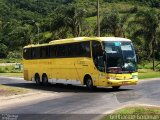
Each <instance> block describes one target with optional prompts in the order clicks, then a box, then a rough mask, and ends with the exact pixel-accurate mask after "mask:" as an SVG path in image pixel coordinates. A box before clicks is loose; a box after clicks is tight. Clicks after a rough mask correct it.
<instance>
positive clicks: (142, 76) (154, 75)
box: [138, 69, 160, 79]
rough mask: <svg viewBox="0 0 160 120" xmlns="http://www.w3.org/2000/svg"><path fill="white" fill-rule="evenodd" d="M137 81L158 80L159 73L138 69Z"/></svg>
mask: <svg viewBox="0 0 160 120" xmlns="http://www.w3.org/2000/svg"><path fill="white" fill-rule="evenodd" d="M138 76H139V79H147V78H158V77H159V78H160V71H153V70H150V69H139V73H138Z"/></svg>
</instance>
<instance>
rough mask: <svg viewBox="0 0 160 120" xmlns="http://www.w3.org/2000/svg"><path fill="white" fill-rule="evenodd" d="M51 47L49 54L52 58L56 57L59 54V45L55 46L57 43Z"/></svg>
mask: <svg viewBox="0 0 160 120" xmlns="http://www.w3.org/2000/svg"><path fill="white" fill-rule="evenodd" d="M49 48H50V55H49V56H50V57H51V58H54V57H56V55H57V54H56V53H57V46H55V45H54V46H53V45H52V46H50V47H49Z"/></svg>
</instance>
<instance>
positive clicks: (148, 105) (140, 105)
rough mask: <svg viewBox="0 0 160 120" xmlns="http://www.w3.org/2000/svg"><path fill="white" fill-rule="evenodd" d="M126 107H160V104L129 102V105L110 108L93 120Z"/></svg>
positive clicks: (99, 119)
mask: <svg viewBox="0 0 160 120" xmlns="http://www.w3.org/2000/svg"><path fill="white" fill-rule="evenodd" d="M126 107H156V108H160V106H156V105H150V104H139V103H137V104H136V103H134V104H127V105H122V106H121V107H119V108H116V109H114V110H110V111H107V112H104V113H102V114H101V115H99V116H98V117H96V118H94V119H93V120H101V119H102V118H103V117H105V116H106V115H109V114H112V113H114V112H115V111H117V110H120V109H123V108H126Z"/></svg>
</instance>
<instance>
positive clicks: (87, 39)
mask: <svg viewBox="0 0 160 120" xmlns="http://www.w3.org/2000/svg"><path fill="white" fill-rule="evenodd" d="M89 40H98V41H131V40H130V39H126V38H120V37H76V38H68V39H60V40H53V41H50V42H49V43H45V44H32V45H28V46H25V47H24V48H28V47H37V46H46V45H54V44H55V45H56V44H63V43H72V42H80V41H89Z"/></svg>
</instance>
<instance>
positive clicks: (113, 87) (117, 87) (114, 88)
mask: <svg viewBox="0 0 160 120" xmlns="http://www.w3.org/2000/svg"><path fill="white" fill-rule="evenodd" d="M120 87H121V86H112V89H113V90H118V89H119V88H120Z"/></svg>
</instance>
